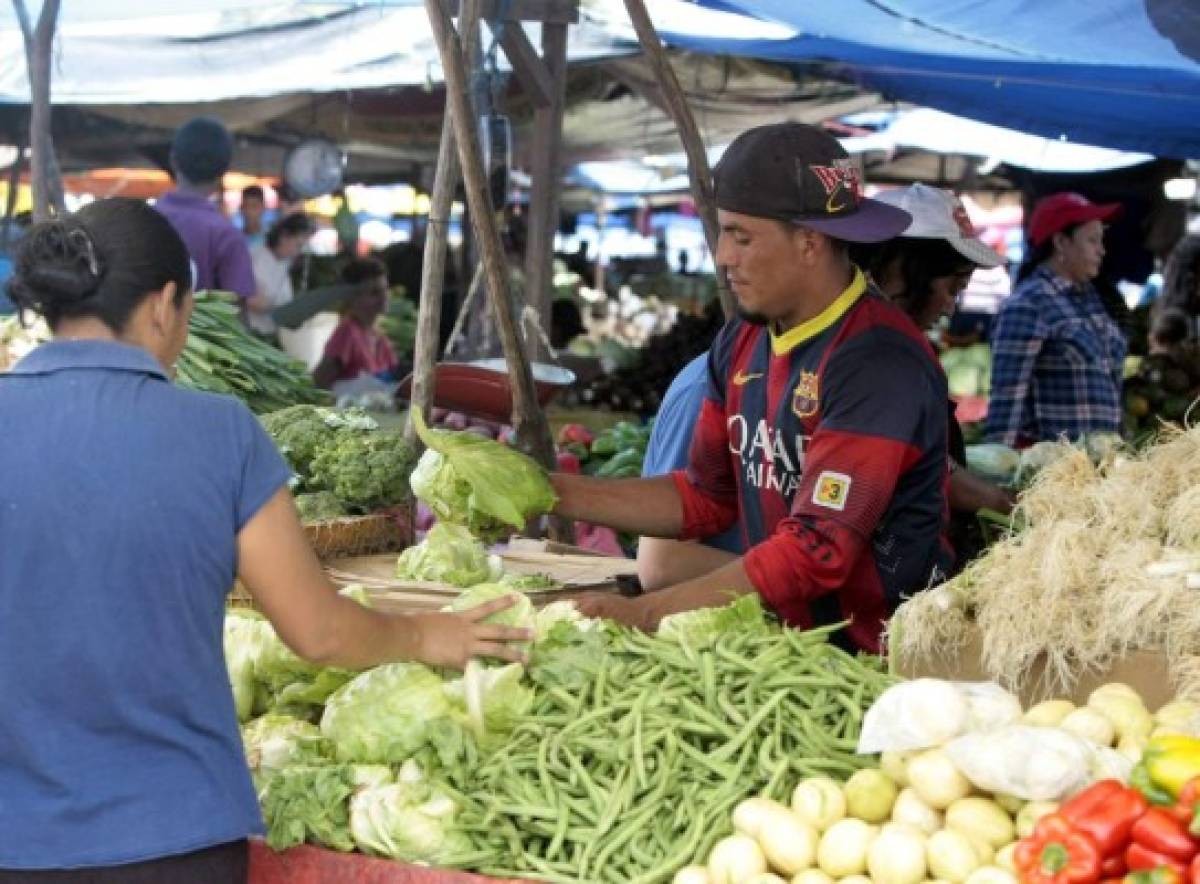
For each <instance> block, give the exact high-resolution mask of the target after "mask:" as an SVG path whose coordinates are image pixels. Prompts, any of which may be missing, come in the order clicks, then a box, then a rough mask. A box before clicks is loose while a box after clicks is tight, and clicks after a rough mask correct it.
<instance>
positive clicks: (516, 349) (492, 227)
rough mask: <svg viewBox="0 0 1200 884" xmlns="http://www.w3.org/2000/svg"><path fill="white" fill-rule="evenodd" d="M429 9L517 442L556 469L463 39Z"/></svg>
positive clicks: (433, 4)
mask: <svg viewBox="0 0 1200 884" xmlns="http://www.w3.org/2000/svg"><path fill="white" fill-rule="evenodd" d="M425 10H426V12H427V13H428V15H429V21H430V24H431V25H432V26H433V35H434V38H435V39H436V40H437V44H438V53H439V55H441V59H442V68H443V70H444V71H445V76H446V103H447V106H448V110H449V112H450V114H451V116H452V117H453V120H454V133H455V143H456V145H457V147H458V161H459V163H460V165H461V166H462V172H463V179H464V181H465V182H466V192H467V204H468V206H469V207H470V210H471V216H472V220H473V222H474V227H475V235H476V237H477V238H478V240H479V248H480V254H481V255H482V258H483V271H484V279H485V281H486V283H487V288H488V297H489V298H490V299H491V304H492V311H493V315H494V316H495V318H496V323H497V325H498V326H499V331H500V343H501V345H502V347H503V349H504V358H505V361H506V362H507V363H508V380H509V384H510V386H511V387H512V394H513V429H514V430H515V431H516V436H517V444H518V446H519V447H520V448H521V449H522V450H524V451H525V452H526V453H528V454H529V455H531V456H532V457H534V458H535V459H536V460H537V461H538V462H539V463H541V464H542V465H543V466H545V467H546V468H547V469H553V468H554V465H555V459H554V442H553V440H552V439H551V437H550V425H549V424H548V423H547V421H546V415H545V414H544V413H543V412H542V409H541V406H540V405H539V404H538V400H537V391H536V390H535V389H534V386H533V372H532V370H531V369H530V366H529V359H528V357H527V356H526V354H525V348H524V344H523V343H522V341H521V334H520V331H519V329H518V324H517V318H516V316H515V311H514V310H513V300H512V295H511V293H510V291H509V279H508V265H507V262H506V260H505V257H504V248H503V245H502V244H501V242H500V231H499V230H498V229H497V227H496V217H495V214H494V212H493V209H492V205H491V199H490V197H489V193H488V181H487V174H486V173H485V172H484V168H483V154H482V150H481V149H480V146H479V138H478V135H477V133H476V132H475V128H474V126H473V125H472V112H471V103H470V99H469V98H468V92H467V90H468V83H467V72H466V66H465V65H464V64H463V55H462V48H461V43H460V41H459V38H458V34H457V33H456V32H455V30H454V25H453V23H452V22H451V21H450V16H449V15H447V13H446V10H445V8H444V7H443V5H442V0H425Z"/></svg>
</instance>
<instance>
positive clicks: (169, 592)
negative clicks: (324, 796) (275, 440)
mask: <svg viewBox="0 0 1200 884" xmlns="http://www.w3.org/2000/svg"><path fill="white" fill-rule="evenodd" d="M0 427H3V428H4V429H3V435H2V437H0V438H2V439H3V446H2V447H0V470H2V476H0V543H3V549H4V552H3V555H0V698H3V709H2V710H0V868H8V869H42V868H78V867H89V866H104V865H118V864H123V863H127V862H135V861H141V860H147V859H152V858H157V857H162V856H170V855H173V854H179V853H186V852H190V851H192V850H198V849H201V848H204V847H207V846H210V845H214V844H219V843H224V842H227V841H232V840H237V839H240V838H244V837H246V836H247V835H249V834H251V833H255V832H259V831H261V829H262V823H261V819H260V817H259V812H258V805H257V802H256V801H255V795H254V789H253V786H252V785H251V782H250V777H249V774H248V772H247V768H246V762H245V758H244V756H243V753H242V745H241V740H240V738H239V736H238V726H237V717H236V714H235V712H234V705H233V697H232V695H231V692H230V688H229V681H228V677H227V675H226V671H225V662H224V658H223V652H222V644H221V629H222V621H223V613H224V604H225V596H226V595H227V593H228V592H229V589H230V587H231V586H232V584H233V581H234V575H235V572H236V567H237V556H236V538H237V534H238V532H239V531H240V530H241V529H242V527H243V526H244V525H245V524H246V523H247V521H249V519H250V518H251V517H252V516H254V514H255V513H256V512H257V511H258V510H259V508H260V507H262V505H263V504H264V503H266V502H267V501H268V500H269V499H270V498H271V497H272V496H273V495H274V494H275V493H276V492H277V491H278V490H279V489H280V488H282V487H284V486H285V485H286V483H287V480H288V478H289V476H290V470H289V469H288V467H287V465H286V464H285V463H284V461H283V459H282V458H281V457H280V455H279V453H278V452H277V450H276V449H275V446H274V445H273V444H272V443H271V440H270V439H269V437H268V436H267V435H266V434H265V433H264V432H263V430H262V429H261V428H260V427H259V425H258V422H257V421H256V420H255V418H254V416H253V415H252V414H251V413H250V412H249V410H247V409H246V407H245V406H244V405H242V403H240V402H238V401H237V400H235V399H232V398H228V397H223V396H213V395H208V394H202V393H196V392H192V391H188V390H183V389H180V388H178V387H176V386H174V385H172V384H171V383H169V382H168V380H167V378H166V376H165V375H164V373H163V370H162V368H161V367H160V366H159V365H158V363H157V362H156V361H155V360H154V359H153V358H152V357H151V356H150V355H149V354H148V353H147V352H145V351H143V350H141V349H138V348H134V347H129V346H125V345H123V344H118V343H113V342H107V341H53V342H51V343H48V344H44V345H43V346H41V347H39V348H38V349H37V350H35V351H33V352H32V353H30V354H29V355H28V356H26V357H25V358H24V359H23V360H21V362H20V363H18V364H17V365H16V366H15V367H14V368H13V369H12V371H11V372H10V373H9V374H7V375H5V374H0Z"/></svg>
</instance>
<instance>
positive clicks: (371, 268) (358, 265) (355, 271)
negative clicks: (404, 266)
mask: <svg viewBox="0 0 1200 884" xmlns="http://www.w3.org/2000/svg"><path fill="white" fill-rule="evenodd" d="M381 276H382V277H383V278H384V279H387V267H385V266H384V264H383V262H382V261H380V260H379V259H378V258H355V259H354V260H352V261H349V262H347V263H346V266H345V267H343V268H342V282H344V283H347V284H348V285H358V284H359V283H363V282H367V281H368V280H372V279H378V278H379V277H381Z"/></svg>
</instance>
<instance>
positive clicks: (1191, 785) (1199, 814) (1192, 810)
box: [1170, 777, 1200, 837]
mask: <svg viewBox="0 0 1200 884" xmlns="http://www.w3.org/2000/svg"><path fill="white" fill-rule="evenodd" d="M1170 810H1171V813H1172V814H1173V815H1174V816H1175V818H1176V819H1177V820H1179V821H1180V822H1181V823H1183V824H1184V825H1185V826H1187V830H1188V833H1189V834H1190V835H1192V836H1193V837H1200V777H1195V778H1194V779H1191V780H1188V781H1187V782H1186V783H1184V785H1183V788H1182V789H1181V790H1180V791H1179V798H1178V800H1177V801H1176V802H1175V806H1174V807H1172V808H1170Z"/></svg>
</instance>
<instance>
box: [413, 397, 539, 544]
mask: <svg viewBox="0 0 1200 884" xmlns="http://www.w3.org/2000/svg"><path fill="white" fill-rule="evenodd" d="M412 419H413V424H414V426H415V427H416V430H417V435H418V436H419V437H420V439H421V441H422V442H423V443H424V444H425V446H426V449H427V450H426V452H425V453H424V454H423V455H421V459H420V460H419V461H418V462H417V467H416V469H415V470H413V473H412V477H411V479H410V482H411V484H412V490H413V493H414V494H416V495H417V497H419V498H420V499H421V500H423V501H424V502H425V503H426V504H428V506H429V508H430V509H431V510H433V512H434V514H435V515H436V516H437V517H438V519H440V520H442V521H444V522H451V523H453V524H456V525H464V526H466V527H467V529H469V530H470V532H471V533H472V534H474V535H475V536H476V537H478V538H479V539H480V540H482V541H484V542H486V543H490V542H493V541H496V540H501V539H504V538H505V537H507V536H508V535H510V534H511V533H513V532H514V531H520V530H521V529H523V528H524V527H525V523H526V522H528V521H529V520H530V519H531V518H533V517H535V516H540V515H543V514H545V513H548V512H549V511H550V510H551V509H552V508H553V506H554V503H555V501H556V500H557V497H556V496H555V494H554V489H553V487H551V485H550V480H549V478H548V477H547V475H546V471H545V470H544V469H542V467H541V466H539V465H538V464H537V463H536V462H535V461H534V460H533V459H532V458H530V457H527V456H526V455H524V454H522V453H521V452H520V451H517V450H516V449H513V448H509V447H508V446H506V445H501V444H500V443H499V442H495V441H493V440H491V439H484V438H483V437H481V436H477V435H475V434H474V433H452V432H449V431H446V430H431V429H429V428H428V427H426V426H425V421H424V420H422V419H421V414H420V412H419V411H417V410H414V411H413V415H412Z"/></svg>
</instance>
